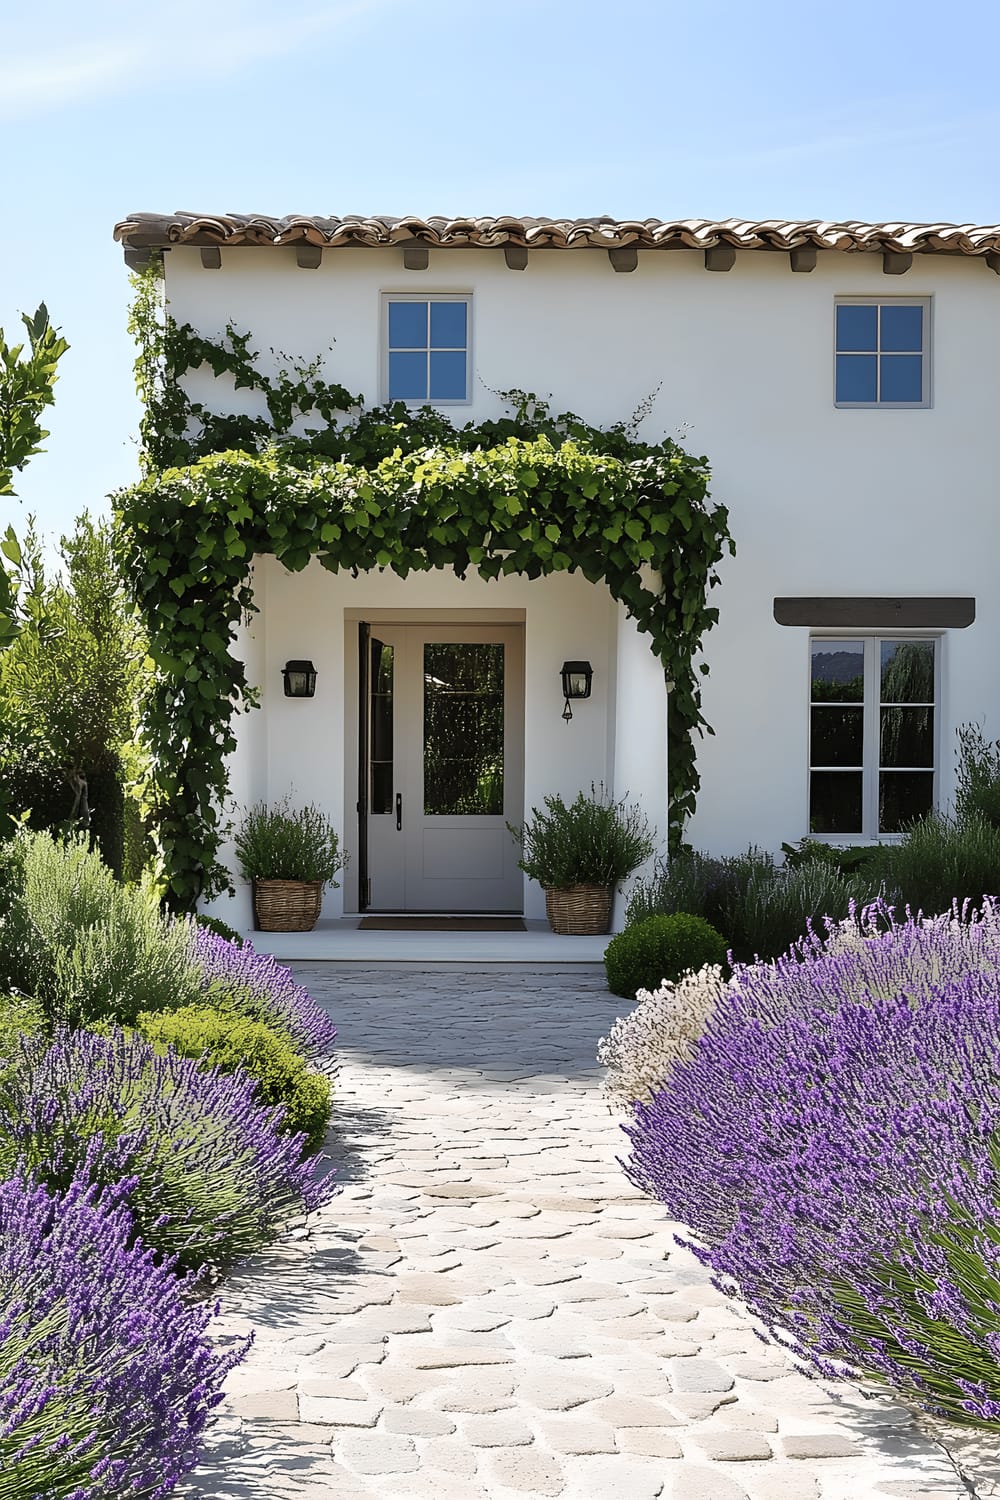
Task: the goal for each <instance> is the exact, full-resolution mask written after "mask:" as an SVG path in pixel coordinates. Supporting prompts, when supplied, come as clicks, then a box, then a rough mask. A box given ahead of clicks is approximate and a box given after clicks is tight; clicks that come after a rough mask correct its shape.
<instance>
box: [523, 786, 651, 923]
mask: <svg viewBox="0 0 1000 1500" xmlns="http://www.w3.org/2000/svg"><path fill="white" fill-rule="evenodd" d="M507 827H508V828H509V830H510V832H511V834H512V835H513V837H514V838H515V840H516V841H517V842H518V843H519V844H520V846H521V858H520V859H519V860H518V865H519V867H520V868H521V869H522V870H523V871H524V873H525V874H526V875H529V876H530V877H531V879H532V880H537V881H538V883H539V885H541V886H542V888H543V889H544V891H545V911H546V914H547V916H548V919H549V925H550V926H551V928H552V931H553V932H559V933H566V934H574V935H578V936H583V935H589V934H594V933H601V932H607V930H608V928H609V927H610V925H611V903H612V901H613V900H614V895H615V892H616V890H617V889H618V887H619V886H620V885H621V883H622V881H623V880H624V879H625V877H626V876H627V875H631V873H632V871H633V870H636V869H638V867H639V866H640V865H641V864H642V863H643V862H644V861H645V860H647V859H648V858H649V857H650V855H651V854H652V853H653V835H652V833H651V832H650V828H649V824H648V823H647V821H646V819H645V817H644V816H643V812H642V809H641V808H640V807H639V806H638V805H637V804H635V803H633V804H632V806H628V805H627V804H626V802H625V800H624V798H623V799H622V800H620V801H617V802H616V801H615V800H614V799H613V798H612V797H611V796H610V795H609V794H608V793H607V792H605V790H604V786H603V785H602V786H601V787H600V788H599V789H598V788H596V787H594V785H593V784H591V788H590V796H589V797H588V796H586V795H585V794H584V793H583V792H582V791H581V792H578V793H577V796H576V799H575V800H574V801H573V802H570V803H567V802H564V801H563V799H562V797H558V796H548V797H545V798H544V799H543V807H542V808H541V809H539V808H537V807H533V808H532V809H531V818H530V819H529V820H528V822H526V823H525V824H524V825H523V827H521V828H517V827H514V826H513V825H512V824H510V823H508V825H507Z"/></svg>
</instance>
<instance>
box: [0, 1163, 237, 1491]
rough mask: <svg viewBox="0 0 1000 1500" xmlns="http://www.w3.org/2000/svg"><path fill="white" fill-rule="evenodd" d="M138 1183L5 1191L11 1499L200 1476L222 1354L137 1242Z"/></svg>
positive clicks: (4, 1418)
mask: <svg viewBox="0 0 1000 1500" xmlns="http://www.w3.org/2000/svg"><path fill="white" fill-rule="evenodd" d="M131 1186H132V1184H131V1182H130V1181H129V1180H128V1179H126V1180H125V1181H123V1182H119V1183H117V1184H115V1185H114V1186H110V1187H107V1188H104V1189H98V1188H97V1187H95V1185H94V1184H93V1183H92V1182H90V1181H89V1179H88V1177H87V1176H86V1174H85V1173H83V1174H78V1175H75V1176H72V1177H71V1178H70V1180H69V1181H68V1183H67V1185H66V1186H65V1187H64V1188H63V1189H60V1190H57V1191H50V1190H49V1189H48V1188H46V1187H44V1186H42V1185H40V1184H38V1183H35V1182H32V1181H30V1180H25V1179H23V1178H21V1177H13V1178H10V1179H8V1180H7V1181H4V1182H0V1307H2V1309H3V1317H2V1319H0V1497H2V1500H128V1497H135V1500H139V1497H142V1500H151V1497H154V1496H158V1495H166V1494H168V1493H171V1492H172V1491H173V1489H174V1487H175V1485H176V1484H177V1483H178V1481H179V1480H180V1479H182V1478H183V1476H184V1475H185V1474H187V1473H188V1472H189V1471H190V1470H191V1469H193V1468H194V1466H195V1464H196V1462H197V1459H198V1451H199V1447H200V1442H201V1437H202V1433H203V1432H204V1429H205V1424H206V1422H207V1420H208V1417H209V1414H210V1413H211V1411H212V1409H213V1407H214V1406H216V1405H217V1404H218V1402H219V1401H220V1400H221V1399H222V1385H223V1381H224V1380H225V1378H226V1376H227V1375H228V1373H229V1371H230V1370H231V1369H232V1368H233V1367H234V1365H237V1364H238V1363H239V1362H240V1360H241V1359H242V1358H243V1357H244V1355H245V1353H246V1349H247V1343H248V1342H249V1341H247V1342H240V1343H236V1344H234V1345H232V1346H231V1347H230V1348H229V1349H228V1350H227V1351H226V1352H225V1353H217V1352H215V1351H214V1350H213V1348H212V1345H211V1343H210V1342H209V1339H208V1336H207V1330H208V1326H209V1324H210V1322H211V1318H212V1308H211V1306H210V1304H207V1303H198V1302H196V1301H195V1300H194V1299H193V1288H192V1287H191V1285H190V1283H188V1282H185V1281H184V1280H179V1279H178V1277H177V1275H176V1274H175V1272H174V1269H173V1267H172V1266H171V1264H170V1263H169V1262H163V1261H162V1260H160V1258H159V1257H158V1256H157V1255H156V1254H154V1252H153V1251H152V1250H151V1249H150V1248H149V1247H148V1246H147V1245H145V1244H144V1243H143V1242H142V1241H141V1240H137V1239H136V1238H135V1234H134V1224H133V1220H132V1215H131V1213H130V1211H129V1209H128V1207H127V1200H128V1195H129V1192H130V1189H131Z"/></svg>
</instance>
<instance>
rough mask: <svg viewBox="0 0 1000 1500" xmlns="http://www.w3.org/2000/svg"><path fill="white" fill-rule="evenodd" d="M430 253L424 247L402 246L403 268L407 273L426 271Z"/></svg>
mask: <svg viewBox="0 0 1000 1500" xmlns="http://www.w3.org/2000/svg"><path fill="white" fill-rule="evenodd" d="M430 259H431V253H430V251H429V250H428V248H427V246H426V245H404V246H403V266H404V269H405V270H407V271H426V270H427V267H428V266H429V264H430Z"/></svg>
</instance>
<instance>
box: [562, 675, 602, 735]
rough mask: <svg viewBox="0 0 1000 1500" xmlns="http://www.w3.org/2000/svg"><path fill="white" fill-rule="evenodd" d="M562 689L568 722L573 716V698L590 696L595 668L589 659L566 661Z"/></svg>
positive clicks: (563, 714) (564, 715)
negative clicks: (571, 704)
mask: <svg viewBox="0 0 1000 1500" xmlns="http://www.w3.org/2000/svg"><path fill="white" fill-rule="evenodd" d="M561 675H562V690H563V697H564V698H565V700H566V705H565V707H564V708H563V713H562V716H563V718H564V719H565V720H566V722H567V724H568V723H569V721H570V719H571V718H572V717H573V710H572V709H571V708H570V706H569V705H570V699H571V698H589V697H590V684H591V682H592V681H593V677H594V669H593V667H592V666H591V665H590V662H589V661H564V662H563V664H562V674H561Z"/></svg>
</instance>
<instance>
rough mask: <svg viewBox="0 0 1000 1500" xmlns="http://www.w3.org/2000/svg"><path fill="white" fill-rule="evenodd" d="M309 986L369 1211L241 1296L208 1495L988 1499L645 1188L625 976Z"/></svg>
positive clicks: (296, 1252)
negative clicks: (617, 1019)
mask: <svg viewBox="0 0 1000 1500" xmlns="http://www.w3.org/2000/svg"><path fill="white" fill-rule="evenodd" d="M293 967H294V969H295V972H296V975H297V977H298V978H299V979H300V980H302V982H303V983H305V984H307V985H308V986H309V988H310V989H311V990H312V992H313V994H314V995H315V996H316V998H317V999H318V1000H319V1001H320V1002H321V1003H322V1004H324V1005H326V1007H327V1008H328V1009H329V1011H330V1014H331V1015H332V1016H333V1017H334V1020H335V1021H336V1024H337V1027H338V1029H339V1038H338V1049H337V1051H338V1071H337V1079H336V1094H335V1098H336V1109H335V1124H334V1129H333V1131H332V1133H331V1139H330V1142H329V1151H330V1154H331V1155H332V1156H333V1158H334V1160H335V1161H336V1163H337V1167H338V1175H339V1177H340V1180H341V1182H342V1183H343V1191H342V1193H341V1194H340V1195H339V1196H338V1197H337V1198H336V1199H335V1200H334V1201H333V1202H332V1204H331V1205H330V1206H329V1207H328V1208H327V1209H325V1210H324V1211H323V1213H322V1214H320V1215H318V1216H316V1219H315V1221H314V1222H313V1223H312V1224H311V1225H310V1226H309V1227H308V1233H303V1232H302V1231H296V1232H295V1234H294V1235H293V1236H291V1237H290V1238H289V1239H287V1240H286V1241H284V1242H283V1243H282V1244H280V1245H276V1246H274V1247H272V1248H271V1249H270V1250H268V1251H267V1252H265V1253H264V1254H262V1255H260V1256H257V1257H255V1258H254V1260H253V1261H252V1262H250V1263H248V1264H247V1265H246V1266H245V1267H243V1268H242V1270H241V1271H240V1272H239V1274H237V1275H236V1276H234V1277H233V1278H232V1279H231V1280H230V1282H229V1283H228V1285H227V1287H226V1288H225V1289H224V1295H223V1303H224V1307H225V1308H226V1313H225V1316H224V1318H223V1320H222V1324H221V1334H222V1336H223V1337H231V1336H236V1335H239V1334H241V1333H242V1332H243V1331H244V1330H245V1329H246V1328H247V1327H249V1326H251V1325H253V1326H254V1327H255V1328H256V1343H255V1346H254V1348H253V1350H252V1351H251V1354H250V1357H249V1359H248V1361H247V1363H246V1364H245V1365H244V1366H243V1367H242V1369H241V1370H239V1371H236V1372H234V1374H233V1376H232V1378H231V1381H230V1387H229V1391H228V1393H227V1400H226V1402H225V1404H224V1405H223V1406H222V1407H221V1408H220V1412H219V1414H218V1416H217V1417H216V1419H215V1421H214V1423H213V1425H212V1428H211V1430H210V1433H209V1440H208V1443H207V1446H206V1451H205V1454H204V1457H203V1462H202V1465H201V1467H200V1468H199V1470H198V1471H197V1472H196V1473H195V1474H194V1475H193V1476H192V1478H191V1480H190V1481H189V1482H188V1484H187V1485H185V1486H184V1487H183V1489H182V1493H183V1494H184V1495H186V1496H188V1497H191V1500H193V1497H195V1496H202V1497H205V1500H273V1497H283V1496H286V1495H287V1496H289V1497H291V1496H295V1497H296V1500H311V1497H313V1496H315V1497H316V1500H319V1497H320V1496H323V1497H326V1500H374V1497H378V1500H394V1497H396V1496H399V1497H403V1496H414V1497H420V1496H425V1497H428V1500H483V1497H485V1500H525V1497H530V1496H549V1495H551V1496H559V1497H563V1500H612V1497H616V1500H617V1497H622V1500H647V1497H648V1500H890V1497H896V1500H905V1497H907V1496H913V1497H917V1496H922V1497H927V1500H967V1496H968V1494H969V1493H970V1491H969V1490H968V1489H967V1488H966V1486H965V1485H964V1484H963V1482H962V1481H961V1479H960V1478H959V1477H958V1476H957V1475H956V1473H955V1470H954V1468H953V1466H952V1464H951V1463H950V1462H949V1460H948V1458H947V1456H946V1455H945V1454H944V1453H943V1452H942V1449H941V1448H940V1447H939V1446H937V1445H936V1444H935V1443H934V1442H932V1441H931V1439H930V1438H929V1437H928V1436H927V1435H926V1434H924V1433H923V1432H922V1431H921V1430H919V1429H918V1428H917V1427H916V1425H915V1424H914V1422H913V1420H912V1418H911V1417H910V1416H909V1414H908V1413H907V1412H906V1411H905V1410H903V1409H902V1408H900V1407H898V1406H894V1405H893V1404H892V1403H891V1402H890V1401H889V1400H888V1399H873V1400H870V1401H868V1400H865V1399H864V1398H862V1397H860V1396H859V1395H858V1394H857V1392H855V1391H853V1390H852V1389H851V1388H848V1387H844V1389H843V1391H842V1392H838V1393H834V1394H835V1395H836V1396H837V1400H836V1401H834V1400H833V1399H831V1394H830V1392H828V1391H827V1390H825V1389H824V1388H823V1387H821V1386H819V1385H818V1384H816V1383H814V1382H812V1381H809V1380H808V1379H806V1378H805V1377H804V1376H802V1375H800V1374H798V1373H796V1372H795V1371H794V1370H793V1369H792V1368H791V1367H790V1366H789V1365H788V1364H787V1362H786V1361H785V1360H784V1359H783V1357H782V1356H781V1355H780V1353H779V1352H778V1351H777V1350H775V1349H773V1348H771V1347H769V1346H767V1345H764V1344H762V1343H760V1341H759V1340H758V1339H757V1338H756V1336H755V1334H754V1330H753V1327H752V1326H751V1324H750V1322H749V1320H748V1318H747V1317H746V1315H745V1314H744V1313H743V1311H742V1310H741V1308H740V1307H739V1306H738V1305H736V1304H734V1303H732V1302H730V1301H728V1300H727V1299H726V1298H724V1297H723V1296H722V1295H721V1294H720V1293H719V1292H718V1291H716V1289H715V1288H714V1287H713V1286H712V1285H711V1282H710V1278H709V1277H708V1275H707V1274H706V1272H705V1270H704V1268H703V1267H702V1266H700V1265H699V1264H698V1263H697V1262H696V1261H695V1260H694V1258H693V1257H692V1256H691V1255H690V1254H689V1253H688V1252H686V1251H684V1250H682V1249H680V1248H679V1247H678V1246H677V1245H676V1243H675V1241H674V1237H673V1228H674V1226H672V1225H670V1224H669V1223H667V1222H666V1221H665V1220H664V1218H663V1216H662V1213H661V1211H660V1209H659V1208H658V1207H657V1205H656V1204H654V1203H651V1202H649V1201H647V1200H646V1199H645V1198H643V1197H641V1196H640V1195H639V1194H637V1193H636V1192H635V1190H634V1189H633V1188H632V1187H631V1186H630V1184H629V1183H628V1182H627V1181H626V1179H625V1177H624V1175H623V1173H622V1171H621V1168H620V1166H619V1165H618V1163H617V1161H616V1157H617V1156H618V1155H620V1154H623V1153H624V1150H625V1147H626V1142H625V1140H624V1137H623V1136H622V1134H621V1132H620V1130H619V1129H618V1122H617V1120H616V1118H615V1117H614V1116H613V1115H612V1114H611V1113H609V1111H608V1109H607V1106H606V1104H605V1102H604V1099H603V1097H602V1095H601V1074H600V1070H599V1069H598V1068H597V1065H596V1063H595V1049H596V1043H597V1040H598V1038H599V1037H600V1036H601V1035H603V1033H604V1032H606V1031H607V1029H608V1027H609V1026H610V1024H611V1021H612V1020H613V1019H614V1016H615V1015H616V1013H617V1010H618V1009H619V1008H620V1007H621V1002H620V1001H615V1000H613V999H612V998H611V997H610V996H609V995H608V994H607V991H606V989H605V987H604V979H603V972H602V970H601V969H599V968H597V967H596V966H592V965H581V966H576V967H567V969H566V970H565V971H563V972H556V971H555V970H554V969H552V968H548V969H543V970H541V971H538V972H531V970H530V969H529V968H528V966H516V967H511V968H502V967H496V966H488V967H487V968H486V969H485V971H484V972H482V973H470V972H463V971H461V970H459V969H458V968H457V966H451V965H441V966H439V967H437V968H429V969H424V968H420V967H418V966H416V965H409V964H407V965H386V966H380V967H378V968H374V967H373V968H362V967H360V966H358V965H354V964H333V963H330V964H311V965H308V964H299V965H294V966H293ZM949 1442H950V1439H949ZM958 1451H959V1456H960V1459H961V1461H962V1463H963V1464H964V1466H965V1468H966V1470H967V1471H968V1472H970V1473H972V1474H973V1476H974V1478H975V1482H976V1486H977V1488H976V1491H975V1493H976V1494H977V1495H979V1496H982V1497H985V1496H988V1495H994V1494H1000V1482H998V1481H1000V1469H998V1467H997V1460H996V1454H995V1452H993V1451H991V1449H990V1447H989V1445H986V1446H985V1447H984V1446H983V1445H980V1446H979V1447H978V1448H977V1447H976V1444H975V1442H974V1441H973V1440H968V1441H967V1442H966V1445H965V1450H964V1451H965V1454H966V1456H962V1454H963V1450H962V1449H961V1447H960V1448H959V1450H958Z"/></svg>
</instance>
